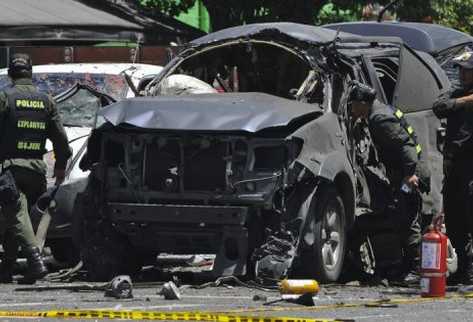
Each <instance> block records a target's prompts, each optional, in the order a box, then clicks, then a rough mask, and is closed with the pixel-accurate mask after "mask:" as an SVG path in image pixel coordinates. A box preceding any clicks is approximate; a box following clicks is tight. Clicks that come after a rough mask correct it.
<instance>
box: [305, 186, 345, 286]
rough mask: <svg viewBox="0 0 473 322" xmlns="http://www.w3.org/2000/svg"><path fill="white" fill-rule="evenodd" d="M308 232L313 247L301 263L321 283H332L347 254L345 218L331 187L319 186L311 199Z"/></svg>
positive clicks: (336, 278)
mask: <svg viewBox="0 0 473 322" xmlns="http://www.w3.org/2000/svg"><path fill="white" fill-rule="evenodd" d="M313 202H315V207H311V213H310V214H309V216H311V217H310V218H309V229H310V232H311V233H312V234H313V236H314V243H313V245H312V246H311V249H310V251H309V254H306V256H305V257H307V258H304V260H303V262H304V266H306V265H307V266H306V267H307V268H309V270H310V271H311V272H312V273H311V275H312V276H313V277H314V278H316V279H317V280H318V281H320V282H335V281H337V280H338V278H339V276H340V273H341V271H342V268H343V262H344V258H345V251H346V225H345V222H346V217H345V207H344V205H343V200H342V198H341V197H340V195H339V194H338V192H337V190H336V189H335V187H333V186H329V185H321V186H319V189H318V192H317V193H316V195H315V196H314V199H313Z"/></svg>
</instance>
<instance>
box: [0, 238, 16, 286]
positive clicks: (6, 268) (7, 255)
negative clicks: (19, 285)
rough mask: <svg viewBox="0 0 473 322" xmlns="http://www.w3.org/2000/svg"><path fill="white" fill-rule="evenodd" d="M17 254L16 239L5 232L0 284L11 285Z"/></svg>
mask: <svg viewBox="0 0 473 322" xmlns="http://www.w3.org/2000/svg"><path fill="white" fill-rule="evenodd" d="M17 254H18V242H17V240H16V237H15V236H14V235H13V234H12V233H11V232H10V231H8V230H7V231H5V237H4V240H3V257H2V267H1V269H0V283H13V273H14V271H15V264H16V258H17Z"/></svg>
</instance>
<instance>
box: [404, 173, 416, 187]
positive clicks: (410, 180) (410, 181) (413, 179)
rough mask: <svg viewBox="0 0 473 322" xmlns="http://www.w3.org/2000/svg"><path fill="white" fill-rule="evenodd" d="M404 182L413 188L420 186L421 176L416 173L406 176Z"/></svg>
mask: <svg viewBox="0 0 473 322" xmlns="http://www.w3.org/2000/svg"><path fill="white" fill-rule="evenodd" d="M404 183H405V184H407V185H408V186H409V187H411V188H417V187H419V177H417V176H416V175H415V174H414V175H412V176H410V177H405V178H404Z"/></svg>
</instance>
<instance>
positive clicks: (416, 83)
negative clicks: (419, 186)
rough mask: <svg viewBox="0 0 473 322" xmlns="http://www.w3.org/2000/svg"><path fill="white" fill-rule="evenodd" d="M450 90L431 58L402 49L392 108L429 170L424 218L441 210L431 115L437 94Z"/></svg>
mask: <svg viewBox="0 0 473 322" xmlns="http://www.w3.org/2000/svg"><path fill="white" fill-rule="evenodd" d="M449 89H450V82H449V80H448V78H447V76H446V74H445V73H444V71H443V70H442V69H441V67H440V66H439V65H438V64H437V62H436V61H435V59H434V58H433V57H432V56H430V55H429V54H427V53H424V52H416V51H414V50H412V49H410V48H408V47H406V46H403V47H402V49H401V54H400V58H399V70H398V75H397V82H396V87H395V90H394V95H393V101H392V104H393V106H394V107H395V108H397V109H400V110H401V111H402V112H404V114H405V116H406V119H407V121H408V122H409V124H410V125H411V126H412V127H413V128H414V129H415V132H416V135H417V138H418V143H420V144H421V146H422V152H421V162H424V163H426V165H427V166H428V167H429V168H430V172H431V193H430V195H429V196H424V198H423V200H424V209H423V212H424V213H427V214H436V213H438V212H439V211H441V209H442V205H441V200H442V197H441V187H442V179H443V170H442V169H443V167H442V155H441V154H440V152H438V150H437V129H438V128H439V127H440V121H439V120H438V119H437V117H436V116H435V115H434V114H433V112H432V106H433V104H434V102H435V101H436V100H437V99H438V97H439V96H440V94H441V93H443V92H445V91H448V90H449Z"/></svg>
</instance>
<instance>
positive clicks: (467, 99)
mask: <svg viewBox="0 0 473 322" xmlns="http://www.w3.org/2000/svg"><path fill="white" fill-rule="evenodd" d="M457 101H458V103H460V104H461V103H471V102H473V94H470V95H467V96H463V97H460V98H457Z"/></svg>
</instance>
